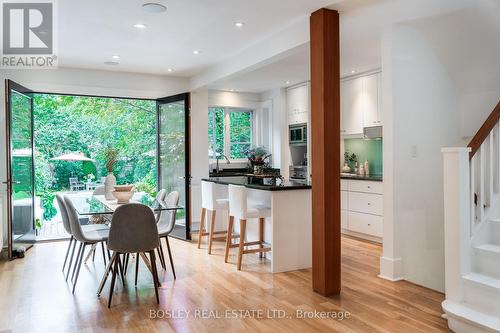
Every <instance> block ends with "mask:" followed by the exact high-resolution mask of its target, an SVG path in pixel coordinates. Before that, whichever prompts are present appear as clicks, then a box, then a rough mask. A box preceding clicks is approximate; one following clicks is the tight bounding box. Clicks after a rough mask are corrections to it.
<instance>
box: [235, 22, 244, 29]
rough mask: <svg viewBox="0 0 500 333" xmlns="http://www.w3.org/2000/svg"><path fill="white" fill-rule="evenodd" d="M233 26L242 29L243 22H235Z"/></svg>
mask: <svg viewBox="0 0 500 333" xmlns="http://www.w3.org/2000/svg"><path fill="white" fill-rule="evenodd" d="M234 26H235V27H236V28H243V27H244V26H245V22H235V23H234Z"/></svg>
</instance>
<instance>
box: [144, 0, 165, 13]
mask: <svg viewBox="0 0 500 333" xmlns="http://www.w3.org/2000/svg"><path fill="white" fill-rule="evenodd" d="M142 9H143V10H144V11H145V12H148V13H153V14H157V13H163V12H166V11H167V7H165V6H164V5H162V4H161V3H156V2H147V3H145V4H143V5H142Z"/></svg>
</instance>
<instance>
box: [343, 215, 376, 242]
mask: <svg viewBox="0 0 500 333" xmlns="http://www.w3.org/2000/svg"><path fill="white" fill-rule="evenodd" d="M348 218H349V226H348V230H351V231H354V232H359V233H362V234H367V235H372V236H375V237H382V236H383V233H382V216H378V215H371V214H364V213H358V212H351V211H349V216H348Z"/></svg>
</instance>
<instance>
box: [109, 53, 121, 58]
mask: <svg viewBox="0 0 500 333" xmlns="http://www.w3.org/2000/svg"><path fill="white" fill-rule="evenodd" d="M111 58H113V59H120V56H119V55H117V54H115V55H114V56H112V57H111Z"/></svg>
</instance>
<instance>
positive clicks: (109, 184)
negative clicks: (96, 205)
mask: <svg viewBox="0 0 500 333" xmlns="http://www.w3.org/2000/svg"><path fill="white" fill-rule="evenodd" d="M115 186H116V178H115V175H114V174H113V173H112V172H110V173H108V175H107V176H106V180H105V181H104V197H105V198H106V200H114V199H115V196H114V195H113V191H114V190H115Z"/></svg>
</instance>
